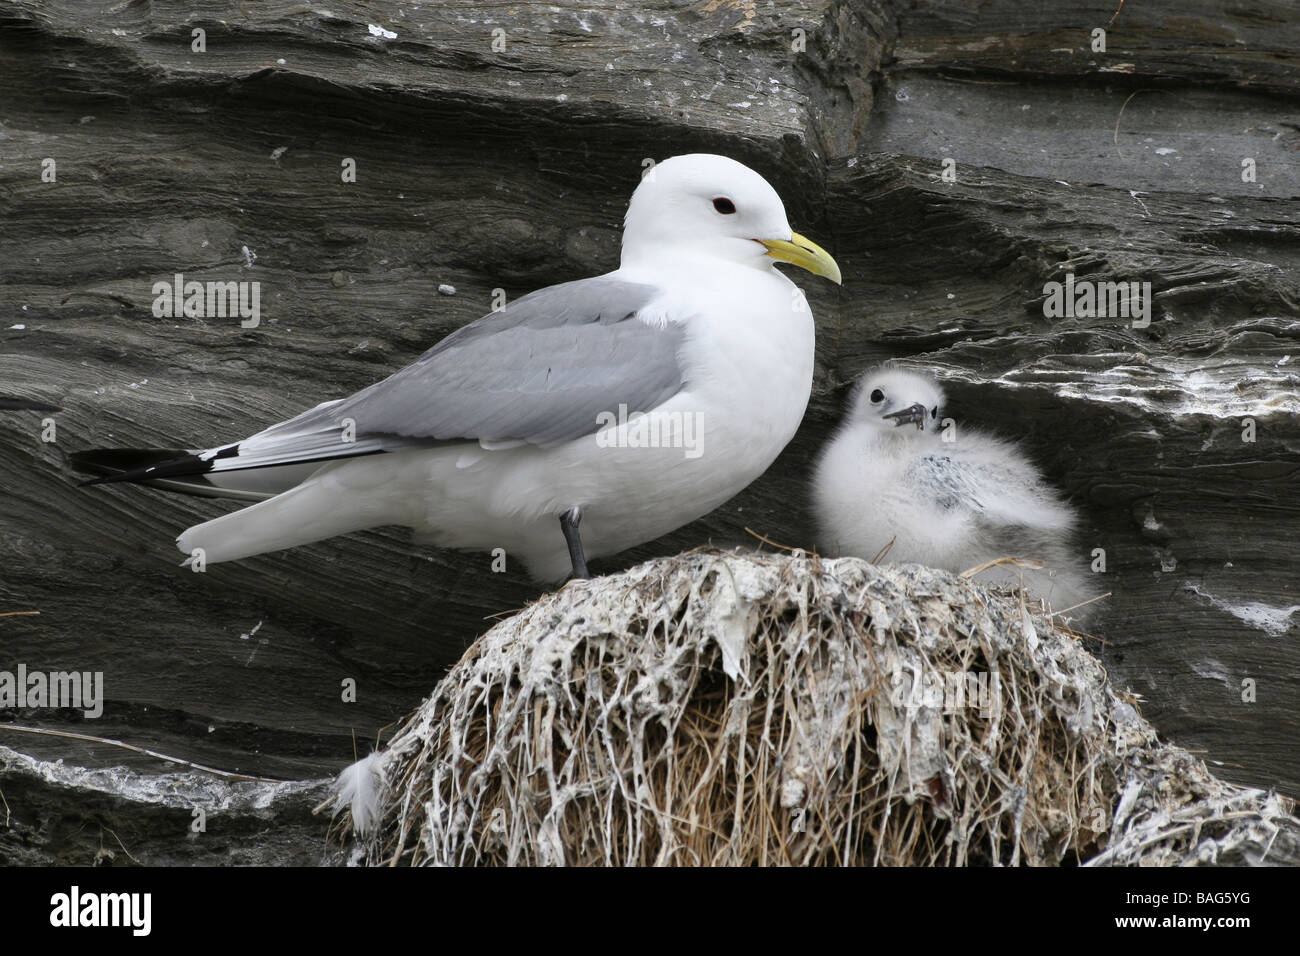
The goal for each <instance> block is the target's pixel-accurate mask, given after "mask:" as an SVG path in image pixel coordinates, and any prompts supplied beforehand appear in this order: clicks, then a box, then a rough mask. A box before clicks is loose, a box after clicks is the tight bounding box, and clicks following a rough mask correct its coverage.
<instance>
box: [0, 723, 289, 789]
mask: <svg viewBox="0 0 1300 956" xmlns="http://www.w3.org/2000/svg"><path fill="white" fill-rule="evenodd" d="M0 730H13V731H17V732H18V733H20V734H40V735H42V736H45V737H66V738H67V739H69V740H85V741H88V742H90V743H93V744H107V745H108V746H110V747H121V748H122V749H123V750H130V751H133V752H134V753H138V754H144V755H145V756H147V757H153V758H154V759H156V760H166V761H168V762H169V763H178V764H180V765H182V766H184V767H189V768H190V769H192V770H202V771H203V772H204V773H214V774H216V775H217V776H218V777H226V778H227V779H230V780H255V781H257V782H258V783H284V782H285V781H283V780H277V779H276V778H274V777H254V776H251V775H249V774H246V773H234V772H232V771H230V770H218V769H217V768H216V767H207V766H204V765H203V764H201V763H194V762H193V761H192V760H183V759H181V758H180V757H169V756H167V754H160V753H158V751H156V750H149V749H148V748H146V747H137V746H136V745H135V744H128V743H123V742H122V741H120V740H110V739H109V738H107V737H95V736H92V735H91V734H78V733H73V732H72V731H71V730H50V729H49V728H47V727H23V726H20V725H19V724H0Z"/></svg>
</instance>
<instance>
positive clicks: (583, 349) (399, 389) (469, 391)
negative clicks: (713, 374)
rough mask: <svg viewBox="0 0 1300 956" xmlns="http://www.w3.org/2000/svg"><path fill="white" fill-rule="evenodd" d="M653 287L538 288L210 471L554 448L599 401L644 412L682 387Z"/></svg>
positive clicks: (674, 341) (250, 443) (674, 330)
mask: <svg viewBox="0 0 1300 956" xmlns="http://www.w3.org/2000/svg"><path fill="white" fill-rule="evenodd" d="M658 292H659V290H658V289H657V288H656V287H655V286H651V285H644V284H639V283H631V282H625V281H622V280H618V279H611V278H609V277H606V276H601V277H597V278H592V279H581V280H579V281H577V282H566V283H563V284H561V285H555V286H550V287H548V288H546V289H541V290H539V291H537V292H534V293H531V294H530V295H526V296H522V297H521V298H519V299H516V300H515V301H514V302H513V303H512V304H510V305H509V306H507V307H506V308H505V309H502V310H501V311H500V312H495V313H492V314H490V315H487V316H484V317H483V318H481V319H478V320H477V321H475V322H472V323H470V324H469V325H467V326H465V327H464V328H462V329H459V330H458V331H456V332H454V333H452V334H451V335H449V336H447V337H446V338H445V339H443V340H442V341H441V342H439V343H438V344H437V345H435V346H434V347H433V348H431V349H429V351H427V352H425V353H424V355H422V356H421V357H420V358H419V359H417V360H416V361H415V362H413V363H412V364H411V365H408V366H407V367H406V368H404V369H402V370H401V371H400V372H397V373H395V374H393V375H391V376H389V377H388V378H386V379H384V380H383V381H382V382H378V383H376V384H375V385H372V386H370V387H369V388H366V389H363V390H362V391H360V392H357V393H356V394H355V395H353V396H351V397H349V398H345V399H340V400H337V401H333V402H326V403H325V404H323V405H318V406H317V407H316V408H313V409H310V410H309V411H306V412H304V413H303V414H301V415H298V416H297V417H295V418H292V419H290V420H288V421H286V422H282V423H281V424H279V425H274V426H272V427H271V428H268V429H266V430H265V431H263V432H259V433H258V434H256V435H254V436H252V437H251V438H248V439H246V440H245V441H243V442H239V443H238V444H237V445H231V446H227V447H226V448H222V449H214V450H213V451H211V452H208V453H205V454H207V455H208V456H210V457H211V459H212V466H213V470H228V469H242V468H261V467H267V466H271V465H282V464H288V463H294V462H306V461H324V460H328V459H330V458H339V457H353V456H356V455H365V454H374V453H376V452H384V451H398V450H402V449H404V448H412V447H428V446H432V445H437V444H442V443H449V442H469V441H473V442H478V443H480V444H483V445H485V446H487V447H501V446H509V445H517V444H530V445H536V446H540V447H550V446H553V445H557V444H561V443H563V442H566V441H570V440H572V439H575V438H580V437H582V436H583V435H588V434H591V433H593V432H595V431H596V423H597V416H598V415H599V414H600V413H601V412H614V413H617V412H618V407H619V405H620V404H625V405H627V410H628V412H629V413H631V412H634V411H649V410H650V409H652V408H655V407H656V406H658V405H660V404H662V403H663V402H665V401H667V400H668V399H669V398H671V397H672V396H673V395H675V394H676V393H677V392H678V391H679V390H680V389H681V388H682V385H683V369H682V364H681V361H680V357H679V350H680V346H681V343H682V338H683V332H682V329H681V327H680V326H679V325H676V324H669V325H667V326H666V327H665V326H658V325H650V324H647V323H646V322H643V321H641V320H640V319H638V318H637V313H638V312H639V311H640V310H641V309H642V308H644V307H645V305H647V304H648V303H649V302H650V301H652V300H653V299H654V298H655V297H656V296H657V295H658Z"/></svg>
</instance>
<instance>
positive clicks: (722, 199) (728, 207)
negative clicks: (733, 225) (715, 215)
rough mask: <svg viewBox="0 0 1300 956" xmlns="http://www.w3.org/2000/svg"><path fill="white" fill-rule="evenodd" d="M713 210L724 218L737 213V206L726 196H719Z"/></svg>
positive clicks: (714, 202)
mask: <svg viewBox="0 0 1300 956" xmlns="http://www.w3.org/2000/svg"><path fill="white" fill-rule="evenodd" d="M713 208H714V209H716V210H717V211H718V212H720V213H722V214H723V215H724V216H730V215H731V214H732V213H733V212H735V211H736V204H735V203H734V202H732V201H731V200H730V199H728V198H727V197H726V196H719V197H718V198H717V199H715V200H713Z"/></svg>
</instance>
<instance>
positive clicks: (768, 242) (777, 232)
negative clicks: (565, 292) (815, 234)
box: [623, 153, 840, 283]
mask: <svg viewBox="0 0 1300 956" xmlns="http://www.w3.org/2000/svg"><path fill="white" fill-rule="evenodd" d="M661 250H671V251H674V252H679V253H685V254H687V255H697V256H702V257H712V258H722V259H726V260H729V261H732V262H739V263H744V264H748V265H753V266H755V267H758V268H763V269H768V268H771V266H772V265H773V260H779V261H782V262H790V263H793V264H794V265H797V266H800V267H802V268H804V269H807V270H808V271H810V272H812V273H814V274H816V275H821V276H826V277H827V278H829V279H831V280H832V281H833V282H837V283H838V282H839V281H840V270H839V266H837V265H836V264H835V260H834V259H832V258H831V257H830V256H829V255H828V254H827V253H826V251H825V250H824V249H822V248H821V247H820V246H818V245H816V244H815V243H813V242H811V241H809V240H807V239H805V238H804V237H803V236H800V235H799V234H798V233H796V232H794V231H792V230H791V229H790V223H789V221H788V220H787V219H786V217H785V204H784V203H782V202H781V197H780V196H778V195H777V194H776V190H775V189H773V188H772V187H771V185H770V184H769V183H768V181H767V180H766V179H764V178H763V177H762V176H760V175H759V174H758V173H756V172H754V171H753V170H752V169H750V168H749V167H748V166H744V165H742V164H740V163H738V162H736V161H735V160H734V159H728V158H727V157H726V156H715V155H713V154H711V153H691V154H689V155H686V156H674V157H672V158H671V159H665V160H664V161H663V162H661V163H658V164H656V165H655V166H653V167H651V169H650V170H649V171H648V172H647V173H646V174H645V176H644V177H643V178H642V180H641V184H640V185H639V186H637V188H636V191H635V192H633V193H632V200H631V202H629V203H628V207H627V216H626V218H625V219H624V226H623V265H625V266H627V265H633V264H635V263H637V262H639V261H645V260H647V259H653V258H655V257H657V256H659V255H661V254H662V253H661Z"/></svg>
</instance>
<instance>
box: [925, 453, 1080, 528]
mask: <svg viewBox="0 0 1300 956" xmlns="http://www.w3.org/2000/svg"><path fill="white" fill-rule="evenodd" d="M908 481H909V483H911V484H913V485H914V486H915V487H918V488H920V489H921V493H922V494H928V495H930V496H931V497H932V499H933V500H934V501H935V503H937V504H938V505H939V506H940V507H941V508H943V509H945V510H948V511H954V510H960V511H966V512H968V513H970V514H972V515H974V516H976V517H977V518H978V520H979V521H980V522H981V523H982V524H983V525H984V526H985V527H986V528H990V529H992V528H1011V527H1042V528H1054V529H1060V530H1064V529H1067V528H1069V527H1070V525H1071V524H1072V523H1073V518H1072V516H1071V512H1070V509H1069V508H1067V507H1066V506H1064V505H1063V504H1062V503H1061V501H1060V499H1059V498H1058V496H1057V495H1056V493H1055V492H1054V491H1053V490H1052V489H1051V488H1049V487H1048V486H1047V485H1045V484H1044V483H1043V480H1042V478H1041V476H1040V475H1039V474H1038V472H1037V471H1036V470H1035V469H1034V468H1033V467H1032V466H1031V465H1029V464H1028V463H1027V462H1026V461H1025V460H1024V459H1023V458H1022V457H1020V456H1019V455H1018V454H1011V453H1004V454H1003V455H1001V456H999V457H998V458H990V457H984V456H977V457H968V456H963V455H959V454H953V455H938V454H935V455H923V456H921V457H919V458H917V459H916V461H915V462H914V463H913V464H912V466H911V468H910V469H909V471H908Z"/></svg>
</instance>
